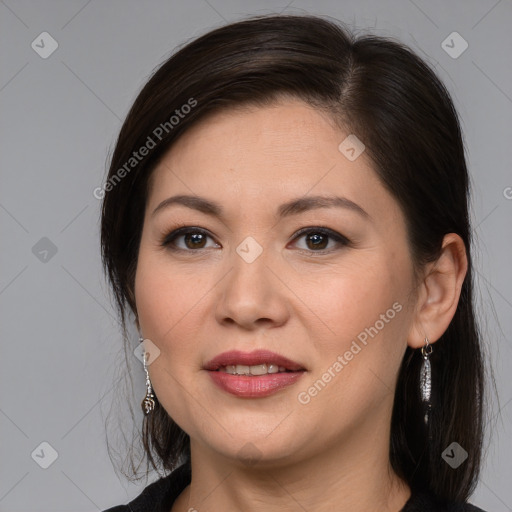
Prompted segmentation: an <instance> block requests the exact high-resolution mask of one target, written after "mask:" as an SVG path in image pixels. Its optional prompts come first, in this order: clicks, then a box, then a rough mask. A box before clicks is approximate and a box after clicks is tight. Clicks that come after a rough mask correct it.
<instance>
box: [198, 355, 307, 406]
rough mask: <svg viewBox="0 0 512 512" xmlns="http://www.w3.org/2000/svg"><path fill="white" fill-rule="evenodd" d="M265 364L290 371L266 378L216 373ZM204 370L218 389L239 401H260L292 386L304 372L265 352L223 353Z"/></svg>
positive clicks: (300, 367) (277, 356)
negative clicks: (238, 365)
mask: <svg viewBox="0 0 512 512" xmlns="http://www.w3.org/2000/svg"><path fill="white" fill-rule="evenodd" d="M264 363H270V364H274V365H277V366H281V367H284V368H286V369H287V370H289V371H286V372H280V373H271V374H266V375H231V374H229V373H226V372H223V371H218V370H219V368H221V367H223V366H229V365H237V364H240V365H246V366H255V365H259V364H264ZM204 369H205V370H208V374H209V375H210V377H211V378H212V380H213V382H214V383H215V384H216V385H217V386H218V387H219V388H221V389H222V390H224V391H227V392H228V393H230V394H232V395H235V396H237V397H241V398H263V397H266V396H269V395H272V394H274V393H276V392H277V391H279V390H281V389H283V388H285V387H288V386H290V385H292V384H294V383H295V382H296V381H297V380H298V379H300V377H302V375H303V374H304V373H305V371H306V370H305V368H303V367H302V366H301V365H300V364H299V363H296V362H294V361H291V360H290V359H288V358H286V357H283V356H280V355H279V354H275V353H274V352H270V351H268V350H255V351H254V352H241V351H238V350H232V351H230V352H223V353H222V354H219V355H218V356H216V357H214V358H213V359H212V360H211V361H209V362H208V363H207V364H206V365H205V366H204Z"/></svg>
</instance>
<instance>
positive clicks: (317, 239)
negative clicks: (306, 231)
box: [307, 233, 327, 249]
mask: <svg viewBox="0 0 512 512" xmlns="http://www.w3.org/2000/svg"><path fill="white" fill-rule="evenodd" d="M322 238H323V240H321V239H322ZM326 239H327V237H326V236H325V235H323V234H320V233H314V234H312V235H309V236H308V237H307V240H308V242H313V248H317V249H318V248H319V247H320V246H321V247H320V249H323V248H325V245H326V244H325V242H326Z"/></svg>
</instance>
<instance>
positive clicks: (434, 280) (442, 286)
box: [407, 233, 468, 348]
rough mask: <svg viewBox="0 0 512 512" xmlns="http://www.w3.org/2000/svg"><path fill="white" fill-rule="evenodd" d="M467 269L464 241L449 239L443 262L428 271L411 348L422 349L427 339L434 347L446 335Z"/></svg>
mask: <svg viewBox="0 0 512 512" xmlns="http://www.w3.org/2000/svg"><path fill="white" fill-rule="evenodd" d="M467 268H468V261H467V256H466V248H465V245H464V241H463V240H462V238H461V237H460V236H459V235H457V234H455V233H449V234H447V235H445V237H444V239H443V244H442V248H441V253H440V255H439V258H438V259H437V260H436V261H435V262H433V263H430V264H428V265H427V266H426V267H425V276H424V278H423V281H422V282H421V284H420V290H419V293H418V302H417V308H416V313H415V318H414V320H413V325H412V327H411V331H410V334H409V338H408V340H407V343H408V345H409V346H410V347H411V348H420V347H422V346H423V344H424V339H425V337H428V339H429V341H430V343H434V342H436V341H437V340H438V339H439V338H440V337H441V336H442V335H443V333H444V332H445V331H446V329H447V328H448V326H449V325H450V322H451V321H452V318H453V316H454V315H455V311H456V310H457V305H458V302H459V298H460V292H461V289H462V284H463V282H464V278H465V277H466V272H467Z"/></svg>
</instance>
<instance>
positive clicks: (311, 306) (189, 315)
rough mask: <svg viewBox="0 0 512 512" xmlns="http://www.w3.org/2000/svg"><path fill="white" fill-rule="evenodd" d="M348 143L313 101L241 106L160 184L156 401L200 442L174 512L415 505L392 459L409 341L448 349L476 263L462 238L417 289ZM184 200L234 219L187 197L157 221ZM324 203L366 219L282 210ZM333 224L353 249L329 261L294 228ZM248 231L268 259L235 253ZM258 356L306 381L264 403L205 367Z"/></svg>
mask: <svg viewBox="0 0 512 512" xmlns="http://www.w3.org/2000/svg"><path fill="white" fill-rule="evenodd" d="M349 133H350V132H349V131H342V130H340V129H339V128H337V127H336V126H335V125H334V124H333V122H332V121H331V120H330V119H329V118H328V117H327V116H326V115H325V114H323V113H321V112H319V111H317V110H315V109H313V108H311V107H310V106H308V105H306V104H305V103H303V102H301V101H299V100H293V99H288V100H281V101H280V102H276V103H275V104H273V105H272V106H267V107H252V108H243V109H242V108H238V109H236V110H234V109H231V110H229V111H223V112H221V113H217V114H214V115H212V116H209V117H208V118H206V119H204V120H203V121H201V122H200V123H199V124H197V125H196V126H194V127H192V128H191V129H189V130H188V131H187V132H186V133H185V134H184V135H183V136H182V137H181V138H180V139H179V140H178V141H177V143H176V144H175V145H174V146H173V147H172V149H171V150H170V151H169V152H168V153H167V154H166V155H165V157H164V158H163V160H162V161H161V162H160V164H159V165H158V167H157V168H156V169H155V171H154V173H153V175H152V181H151V188H150V193H149V196H148V201H147V208H146V212H145V221H144V227H143V233H142V239H141V245H140V253H139V258H138V264H137V271H136V280H135V298H136V306H137V327H138V328H139V331H140V333H141V334H142V335H143V337H144V338H148V339H150V340H151V341H152V342H153V343H154V344H155V345H156V346H157V347H158V348H159V350H160V354H159V355H158V357H157V358H156V359H155V360H154V361H153V362H151V364H150V365H149V368H148V369H149V374H150V378H151V382H152V386H153V389H154V392H155V393H156V395H157V396H158V399H159V401H160V403H161V405H162V406H163V407H164V408H165V410H166V411H167V412H168V413H169V415H170V416H171V417H172V418H173V419H174V421H176V422H177V424H178V425H179V426H180V427H181V428H182V429H183V430H184V431H185V432H187V433H188V434H189V435H190V439H191V455H192V482H191V484H190V485H189V486H188V487H187V488H186V489H185V490H184V491H183V492H182V493H181V495H180V496H179V498H178V500H177V501H176V503H175V504H174V506H173V508H172V512H181V511H186V510H189V509H190V508H193V509H195V510H198V511H200V512H203V511H205V512H206V511H218V510H245V511H266V512H268V511H274V510H276V511H277V510H279V511H283V510H284V511H292V510H294V511H295V510H311V511H312V510H315V511H320V512H321V511H327V510H334V509H335V510H339V511H351V512H358V511H365V512H368V511H377V510H378V511H381V512H382V511H398V510H400V509H401V508H402V507H403V505H404V504H405V502H406V501H407V499H408V498H409V496H410V489H409V487H408V486H407V484H406V483H405V482H403V481H402V480H400V479H399V478H398V477H397V475H396V474H394V472H393V471H392V469H391V467H390V464H389V447H388V444H389V435H390V421H391V411H392V404H393V396H394V389H395V382H396V378H397V374H398V370H399V366H400V362H401V360H402V358H403V355H404V352H405V350H406V347H407V345H409V346H411V347H414V348H420V347H422V346H423V345H424V338H425V336H428V338H429V340H430V342H431V343H435V342H436V341H437V340H438V339H439V337H440V336H441V335H442V333H443V332H444V331H445V330H446V328H447V327H448V325H449V323H450V321H451V319H452V317H453V315H454V313H455V310H456V307H457V302H458V300H459V296H460V289H461V286H462V282H463V279H464V276H465V273H466V270H467V261H466V255H465V251H464V244H463V242H462V240H461V239H460V237H458V236H457V235H454V234H449V235H446V237H445V239H444V243H443V251H442V254H441V256H440V258H439V260H438V261H437V262H434V263H431V264H429V265H428V266H426V267H425V268H423V269H421V272H420V274H419V279H418V281H415V279H414V277H415V274H414V271H413V262H412V260H411V254H410V250H409V247H408V244H407V239H406V228H405V222H404V216H403V213H402V211H401V209H400V207H399V204H398V203H397V201H396V200H395V199H394V198H393V197H392V196H391V195H390V194H389V193H388V192H387V191H386V189H385V188H384V187H383V185H382V184H381V183H380V181H379V180H378V178H377V175H376V173H375V172H374V170H373V169H372V166H371V162H370V161H369V159H368V158H367V156H366V154H365V153H363V154H362V155H361V156H359V157H358V158H357V159H356V160H355V161H353V162H352V161H349V160H348V159H347V158H346V157H345V156H344V155H343V154H342V153H341V152H340V151H339V150H338V145H339V144H340V142H341V141H343V140H344V139H345V137H346V136H347V135H348V134H349ZM176 194H191V195H197V196H201V197H205V198H207V199H210V200H214V201H216V202H218V203H220V204H221V205H222V207H223V208H224V209H225V216H224V217H223V218H222V220H220V219H217V218H215V217H211V216H208V215H206V214H205V213H202V212H199V211H197V210H193V209H190V208H187V207H185V206H182V205H172V206H169V207H168V208H164V209H161V210H160V211H159V212H158V213H156V214H155V215H152V212H153V210H154V209H155V208H156V207H157V205H159V204H160V202H161V201H163V200H164V199H166V198H168V197H170V196H172V195H176ZM317 194H318V195H339V196H344V197H346V198H348V199H350V200H351V201H353V202H355V203H357V204H358V205H359V206H360V207H361V208H363V209H364V210H365V211H366V212H367V214H368V218H365V217H364V216H362V215H359V214H358V213H357V212H355V211H352V210H349V209H346V208H321V209H315V210H310V211H306V212H302V213H300V214H297V215H294V216H290V217H284V218H283V219H279V218H278V217H277V215H276V211H277V208H278V206H279V205H281V204H282V203H284V202H286V201H289V200H291V199H295V198H299V197H303V196H311V195H317ZM180 225H187V226H192V227H200V228H202V229H204V230H206V231H208V233H209V236H208V237H206V238H205V237H203V239H200V242H195V244H196V245H194V241H190V240H188V242H187V240H186V238H185V237H184V236H180V237H178V238H177V239H175V241H174V243H175V246H177V247H178V248H181V249H183V250H182V251H181V252H180V251H178V252H173V251H172V250H171V247H170V246H168V247H162V246H161V245H160V241H161V239H162V238H164V237H165V235H166V234H168V233H169V232H171V231H172V230H174V229H177V228H178V227H180ZM319 226H323V227H326V228H329V229H331V230H333V231H335V232H337V233H339V234H341V235H343V236H345V237H346V238H348V240H349V241H350V242H349V243H348V245H342V244H338V243H337V242H336V241H335V240H334V239H333V238H331V237H323V238H321V239H320V240H321V242H323V244H324V245H321V249H324V250H325V251H324V253H323V254H321V253H320V251H319V249H317V248H315V245H314V244H313V243H312V242H311V240H310V241H309V242H308V236H307V235H306V236H304V235H301V236H299V237H296V236H295V234H296V232H297V231H298V230H299V229H300V228H304V227H312V228H315V227H319ZM313 231H314V230H313ZM248 236H251V237H253V238H254V239H255V240H256V241H257V242H258V243H259V245H260V246H261V247H262V248H263V252H262V253H261V255H260V256H259V257H258V258H256V259H255V260H254V261H253V262H252V263H248V262H247V261H245V260H244V259H243V258H242V257H240V256H239V254H238V253H237V252H236V248H237V247H238V246H239V245H240V244H241V242H242V241H243V240H244V239H245V238H246V237H248ZM198 246H199V248H196V247H198ZM394 303H399V304H400V305H401V306H402V309H401V311H400V312H398V313H396V315H395V316H394V318H393V319H391V320H389V321H388V322H386V323H385V326H384V327H383V328H381V329H380V330H379V331H378V334H377V335H374V337H373V338H372V337H369V338H368V343H367V345H362V344H361V343H359V345H361V347H362V349H361V350H360V351H359V352H358V353H357V355H355V356H354V357H353V358H352V359H351V360H350V361H348V362H347V364H346V365H344V367H343V369H342V370H341V371H339V372H338V373H336V376H335V377H332V378H331V379H330V381H329V382H328V383H327V384H326V385H325V387H324V388H323V389H321V391H319V392H318V393H317V394H316V396H313V397H311V400H310V401H309V402H308V403H301V402H300V401H299V400H298V398H297V397H298V394H299V393H300V392H304V391H307V390H308V388H310V387H311V386H312V385H313V383H315V381H317V380H318V379H320V378H322V375H323V374H324V373H325V372H326V371H327V369H328V368H329V367H331V368H332V366H333V364H334V363H335V361H336V360H337V357H338V356H339V355H342V356H343V354H345V352H346V351H347V350H349V349H350V346H351V343H352V342H353V340H355V339H356V337H357V335H358V334H360V333H361V332H363V331H364V330H365V328H368V327H370V326H375V325H376V321H377V320H379V318H381V316H380V315H382V314H386V311H388V310H389V309H390V308H392V305H393V304H394ZM257 348H266V349H269V350H272V351H274V352H277V353H279V354H282V355H284V356H286V357H288V358H290V359H292V360H294V361H296V362H299V363H300V364H301V365H302V366H303V367H305V368H306V370H307V371H306V372H305V374H304V375H303V376H302V377H301V378H300V380H299V381H298V382H297V383H295V384H293V385H292V386H290V387H288V388H284V389H281V390H279V391H278V392H277V393H275V394H273V395H271V396H269V397H265V398H251V399H249V398H240V397H236V396H233V395H231V394H228V393H226V392H225V391H223V390H221V389H219V388H218V387H217V386H215V385H214V384H213V382H212V380H211V378H210V375H209V373H208V372H207V371H205V370H204V369H203V365H204V364H205V363H206V362H207V361H208V360H210V359H211V358H213V357H214V356H216V355H218V354H220V353H221V352H224V351H226V350H231V349H239V350H243V351H252V350H253V349H257ZM434 350H435V345H434ZM248 443H251V444H250V445H249V444H248ZM247 453H252V455H253V457H254V459H257V460H255V461H252V462H251V460H249V459H248V458H247Z"/></svg>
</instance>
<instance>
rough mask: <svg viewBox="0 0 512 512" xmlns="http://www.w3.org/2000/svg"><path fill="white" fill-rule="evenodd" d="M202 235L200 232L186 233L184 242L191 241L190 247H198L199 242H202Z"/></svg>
mask: <svg viewBox="0 0 512 512" xmlns="http://www.w3.org/2000/svg"><path fill="white" fill-rule="evenodd" d="M202 237H203V235H202V234H201V233H192V234H191V233H188V234H186V235H185V243H188V242H190V241H192V244H191V245H192V247H198V246H199V245H200V244H201V242H204V240H203V239H202Z"/></svg>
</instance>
